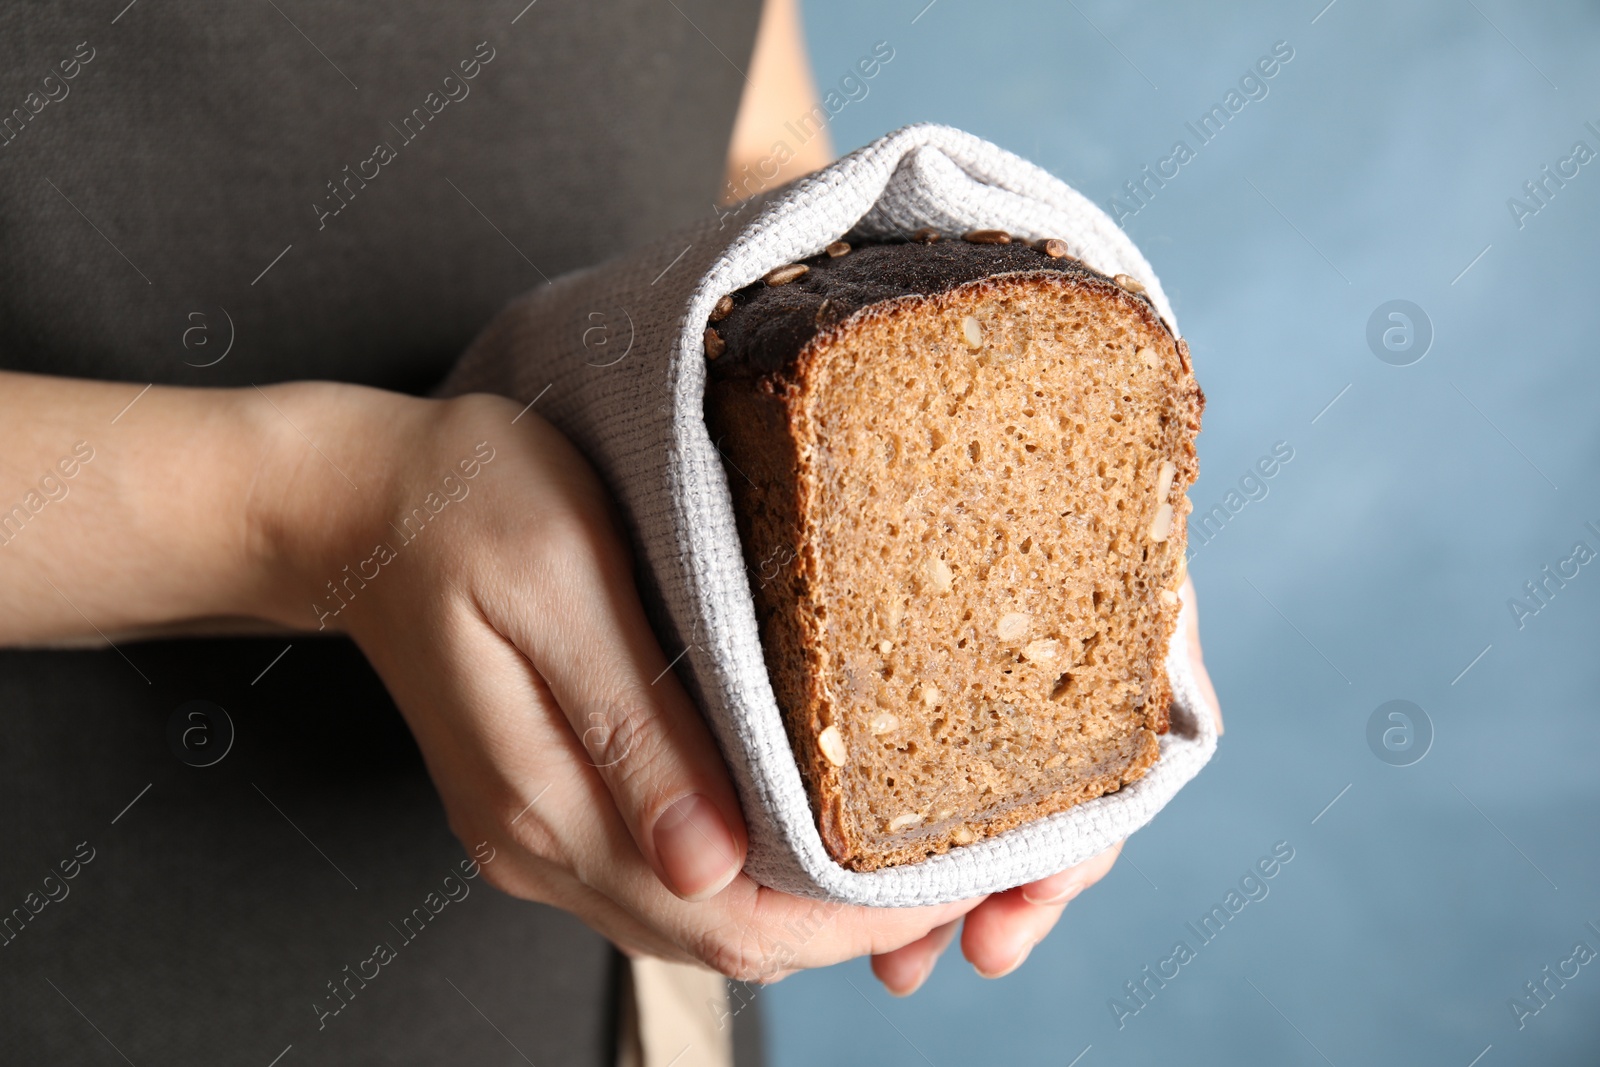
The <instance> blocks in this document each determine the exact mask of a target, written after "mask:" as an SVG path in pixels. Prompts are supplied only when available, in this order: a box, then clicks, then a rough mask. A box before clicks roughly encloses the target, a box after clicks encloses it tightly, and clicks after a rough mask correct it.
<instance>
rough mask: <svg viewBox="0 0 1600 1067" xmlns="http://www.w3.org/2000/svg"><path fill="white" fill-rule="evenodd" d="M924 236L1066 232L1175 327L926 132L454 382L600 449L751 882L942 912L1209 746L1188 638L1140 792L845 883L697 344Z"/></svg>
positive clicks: (531, 324) (593, 293)
mask: <svg viewBox="0 0 1600 1067" xmlns="http://www.w3.org/2000/svg"><path fill="white" fill-rule="evenodd" d="M923 226H931V227H933V228H934V229H936V230H939V231H941V232H943V233H946V234H959V233H963V232H965V231H967V230H971V229H991V228H992V229H1001V230H1007V231H1009V232H1011V233H1013V234H1017V235H1020V236H1024V237H1028V238H1033V239H1038V238H1045V237H1059V238H1062V239H1063V240H1065V241H1066V242H1067V244H1068V246H1069V247H1070V249H1071V252H1072V254H1073V255H1074V256H1077V257H1078V258H1079V259H1081V260H1082V261H1083V262H1085V263H1086V264H1088V265H1089V266H1090V267H1093V268H1095V269H1096V270H1099V271H1101V272H1103V273H1105V274H1108V275H1116V274H1128V275H1131V276H1132V277H1134V278H1136V279H1138V280H1139V281H1140V282H1142V283H1143V284H1144V286H1145V289H1146V291H1147V293H1148V294H1149V296H1150V298H1151V299H1152V300H1153V301H1154V303H1155V307H1156V309H1157V311H1158V312H1159V313H1160V314H1161V315H1162V316H1163V317H1164V318H1165V319H1166V321H1167V322H1168V323H1169V324H1172V325H1173V326H1174V328H1176V322H1175V320H1174V318H1173V315H1172V309H1171V307H1170V306H1169V305H1168V303H1167V298H1166V296H1165V294H1163V293H1162V291H1161V286H1160V284H1159V283H1158V282H1157V280H1156V276H1155V272H1154V271H1152V270H1151V269H1150V265H1149V263H1147V262H1145V259H1144V257H1143V256H1142V255H1140V254H1139V250H1138V249H1137V248H1135V247H1134V245H1133V242H1132V241H1130V240H1129V239H1128V237H1127V236H1126V235H1125V234H1124V233H1123V232H1122V231H1121V229H1119V228H1118V227H1117V226H1116V224H1115V223H1113V222H1112V221H1111V219H1110V218H1108V217H1107V216H1106V214H1105V213H1104V212H1103V211H1101V210H1100V209H1099V208H1097V207H1095V206H1094V205H1093V204H1092V203H1090V202H1089V201H1088V200H1087V199H1086V198H1085V197H1083V196H1082V195H1081V194H1079V193H1077V192H1075V191H1074V190H1073V189H1071V188H1069V187H1068V186H1067V185H1066V184H1065V183H1063V182H1061V181H1060V180H1059V179H1057V178H1054V177H1052V176H1051V175H1050V174H1048V173H1047V172H1045V171H1044V170H1042V169H1041V168H1039V167H1037V166H1034V165H1033V164H1032V163H1029V162H1027V161H1026V160H1024V159H1021V158H1019V157H1018V156H1015V155H1012V154H1011V153H1010V152H1006V151H1004V150H1003V149H1001V148H998V147H996V146H995V145H992V144H990V143H988V142H987V141H984V140H982V139H981V138H978V137H975V136H973V135H971V134H968V133H964V132H962V131H960V130H956V129H952V128H951V127H948V126H936V125H916V126H908V127H906V128H904V129H901V130H898V131H896V132H894V133H891V134H889V135H887V136H885V137H883V138H880V139H879V140H877V141H874V142H873V143H872V144H870V145H867V146H866V147H864V148H861V149H859V150H857V151H855V152H852V153H850V154H849V155H848V156H846V157H845V158H843V159H841V160H839V161H838V162H837V163H835V164H833V165H832V166H831V167H828V168H827V169H826V170H823V171H821V172H819V173H817V174H814V175H811V176H809V177H806V178H802V179H799V180H798V181H796V182H794V183H792V184H790V185H788V186H785V187H783V188H782V189H779V190H777V191H775V192H773V193H771V194H768V195H766V196H764V197H761V198H759V199H757V200H755V201H752V202H749V203H747V204H746V205H745V206H744V207H742V208H738V209H729V211H728V212H727V213H724V214H722V215H720V216H713V217H711V218H710V219H709V221H708V222H707V223H706V224H705V225H704V226H703V227H701V228H699V229H697V230H695V231H692V232H684V233H682V234H679V235H677V236H675V237H673V238H670V239H668V240H665V241H663V242H660V243H658V244H656V245H655V246H653V247H649V248H645V249H641V250H638V251H636V252H632V253H629V254H625V255H622V256H620V257H618V258H616V259H613V260H611V261H610V262H607V263H604V264H602V265H600V266H598V267H594V268H590V269H588V270H584V271H581V272H578V273H575V274H571V275H566V276H563V277H561V278H558V279H556V280H555V281H554V282H553V283H551V284H549V285H546V286H543V287H542V288H539V289H536V290H534V291H533V292H532V293H530V294H528V295H526V296H524V297H522V298H520V299H519V300H517V301H516V302H514V303H513V304H512V305H511V306H510V307H509V308H507V309H506V310H505V311H504V312H503V313H502V314H501V315H499V316H498V317H497V318H496V319H495V321H494V322H492V323H491V324H490V325H489V327H488V328H487V329H486V330H485V331H484V333H483V334H482V335H481V336H480V337H479V338H478V339H477V340H476V341H475V342H474V343H473V344H472V346H471V347H470V348H469V349H468V351H467V352H466V353H465V354H464V355H463V356H462V359H461V362H460V363H459V364H458V366H457V367H456V369H455V370H454V372H453V373H452V374H451V376H450V378H449V380H448V381H447V382H446V383H445V385H444V386H443V388H442V391H443V392H445V393H447V394H457V393H462V392H467V391H488V392H494V393H500V394H502V395H506V396H511V397H514V398H517V399H519V400H521V401H522V402H524V403H531V404H532V405H533V407H534V410H536V411H538V412H539V414H541V415H542V416H544V417H545V418H546V419H549V420H550V421H551V422H552V423H554V424H555V425H556V426H557V427H558V428H559V429H561V430H562V431H563V432H564V433H566V434H567V435H568V436H569V437H570V438H571V439H572V440H573V441H574V443H576V444H577V446H578V447H579V448H580V449H581V450H582V451H583V452H584V453H585V454H586V455H587V456H588V458H589V460H590V461H591V462H592V463H593V464H594V465H595V467H596V468H597V469H598V470H599V472H600V475H601V477H602V478H604V479H605V481H606V483H607V484H608V486H609V487H610V489H611V491H612V493H613V494H614V496H615V498H616V500H617V502H618V504H619V505H620V507H621V510H622V513H623V516H624V520H625V522H626V524H627V527H628V533H629V535H630V536H631V537H632V539H633V543H634V547H635V550H636V551H637V552H638V553H639V554H640V556H641V559H642V562H643V564H644V570H645V574H644V575H643V584H644V588H643V590H642V592H643V594H644V596H645V599H646V602H647V603H648V604H650V606H651V609H652V615H653V621H654V623H655V625H656V627H657V630H658V634H659V636H660V638H661V641H662V645H663V647H664V649H665V651H666V654H667V656H668V657H669V658H672V657H677V656H679V655H680V653H682V658H681V659H678V660H677V664H678V666H677V669H678V671H679V674H680V675H681V676H682V677H683V679H684V682H685V684H686V685H687V686H688V688H689V691H690V693H691V694H692V695H693V696H694V698H695V699H696V701H697V702H698V704H699V706H700V708H701V710H702V712H703V713H704V714H705V716H706V718H707V720H708V721H709V722H710V724H711V728H712V731H713V733H714V734H715V735H716V738H717V741H718V743H719V744H720V745H721V746H722V752H723V755H724V756H725V757H726V759H727V763H728V767H729V769H730V771H731V772H732V774H733V777H734V779H735V781H736V782H737V783H738V787H739V795H740V800H741V802H742V804H743V807H744V814H745V820H746V822H747V824H748V826H749V832H750V855H749V860H748V862H747V864H746V870H747V871H748V873H749V874H750V876H751V877H752V878H754V879H755V880H756V881H758V882H760V883H762V884H763V885H767V886H770V887H772V888H774V889H780V890H784V891H787V892H791V893H796V894H800V895H804V896H810V897H818V898H822V899H827V900H835V901H842V902H846V903H851V904H867V905H878V906H911V905H920V904H935V903H941V902H945V901H950V900H958V899H961V898H965V897H971V896H975V895H978V894H983V893H989V892H995V891H999V890H1004V889H1008V888H1010V887H1012V886H1017V885H1021V884H1023V883H1025V882H1029V881H1032V880H1034V879H1036V878H1041V877H1043V876H1045V875H1048V874H1052V873H1054V872H1056V871H1059V870H1061V869H1063V868H1066V867H1069V866H1071V865H1073V864H1075V863H1077V862H1079V861H1080V860H1083V859H1086V858H1088V857H1089V856H1092V855H1094V854H1095V853H1097V852H1099V851H1101V850H1102V849H1104V848H1106V847H1107V846H1108V845H1110V844H1112V843H1113V842H1115V841H1117V840H1118V839H1119V838H1122V837H1125V836H1127V835H1128V834H1130V833H1132V832H1133V831H1135V830H1137V829H1139V828H1140V827H1141V826H1143V825H1144V824H1145V823H1147V822H1148V821H1149V820H1150V819H1151V818H1152V817H1153V816H1154V815H1155V814H1156V812H1157V811H1159V810H1160V809H1161V808H1162V806H1163V805H1165V804H1166V802H1167V801H1168V800H1170V799H1172V797H1173V795H1174V794H1175V793H1177V791H1178V790H1179V788H1181V787H1182V786H1183V785H1184V783H1186V782H1188V781H1189V779H1191V778H1193V777H1194V776H1195V774H1196V773H1198V771H1199V770H1200V768H1201V767H1202V766H1203V765H1204V764H1205V762H1206V761H1207V760H1208V759H1210V757H1211V754H1212V752H1214V751H1215V749H1216V743H1217V738H1216V730H1215V727H1214V726H1213V724H1212V721H1211V717H1210V716H1209V715H1208V714H1206V712H1205V710H1204V705H1203V703H1202V701H1201V698H1200V693H1199V690H1198V688H1197V687H1196V684H1195V680H1194V673H1193V669H1192V665H1191V664H1190V662H1189V658H1188V651H1187V646H1186V644H1185V643H1184V642H1183V641H1182V640H1174V641H1173V642H1172V645H1171V648H1170V649H1169V651H1168V655H1167V672H1168V674H1169V676H1170V679H1171V683H1172V691H1173V696H1174V706H1173V709H1172V730H1171V732H1170V733H1168V734H1167V735H1166V736H1164V737H1163V738H1162V739H1161V758H1160V760H1159V761H1158V762H1157V763H1156V764H1155V766H1154V767H1152V768H1151V769H1150V771H1149V772H1148V773H1146V775H1145V776H1144V777H1143V778H1141V779H1140V780H1139V781H1137V782H1135V783H1133V784H1132V785H1130V786H1126V787H1124V788H1123V789H1122V790H1121V791H1119V792H1117V793H1114V794H1111V795H1109V796H1104V797H1100V798H1099V799H1096V800H1091V801H1089V802H1087V803H1084V804H1080V805H1078V806H1077V807H1075V808H1072V809H1070V810H1068V811H1065V812H1062V813H1061V814H1058V815H1052V816H1049V817H1046V818H1043V819H1039V820H1036V821H1034V822H1032V823H1029V824H1027V825H1024V826H1020V827H1018V828H1016V829H1014V830H1009V831H1007V832H1005V833H1002V834H999V835H996V836H995V837H992V838H988V839H986V840H983V841H980V842H978V843H976V844H973V845H968V846H966V847H964V848H955V849H952V850H951V851H950V852H948V853H946V854H944V855H941V856H935V857H932V858H930V859H927V860H925V861H923V862H921V863H916V864H911V865H909V866H903V867H892V868H887V869H884V870H878V871H872V872H865V873H863V872H858V871H850V870H847V869H845V868H843V867H841V866H839V865H838V864H837V863H835V862H834V861H833V859H832V858H831V857H830V856H829V855H828V853H827V851H826V849H825V848H824V847H823V844H822V838H821V836H820V834H819V833H818V831H817V824H816V819H815V818H814V816H813V815H812V812H811V805H810V802H809V800H808V799H807V796H806V791H805V788H804V786H803V785H802V783H801V780H800V773H799V770H798V768H797V767H796V765H795V761H794V756H793V755H792V753H791V751H790V748H789V741H788V735H787V734H786V733H785V731H784V726H783V721H782V718H781V717H780V714H779V711H778V705H777V703H776V701H775V700H774V698H773V693H772V686H771V684H770V682H769V680H768V677H767V668H766V664H765V662H764V661H763V659H762V654H761V642H760V635H759V633H758V631H757V628H756V618H755V609H754V603H753V601H752V598H751V593H750V585H749V581H748V577H747V572H746V569H745V561H744V555H743V553H742V551H741V550H740V544H739V535H738V531H737V529H736V528H735V525H734V517H733V505H732V500H731V497H730V495H729V492H728V484H727V480H726V477H725V475H724V471H723V465H722V459H721V457H720V455H719V454H718V452H717V449H716V448H715V446H714V445H713V444H712V441H711V438H710V436H709V435H708V433H707V431H706V426H705V421H704V415H703V398H704V394H705V383H706V370H705V354H704V347H703V346H704V342H703V337H702V335H703V332H704V330H705V325H706V321H707V318H708V316H709V315H710V313H711V308H712V305H713V304H715V303H716V302H717V300H718V298H719V297H721V296H722V295H723V294H725V293H731V292H733V291H734V290H736V289H739V288H742V287H743V286H746V285H749V284H750V283H751V282H754V281H755V280H757V279H758V278H760V277H761V276H762V275H763V274H765V273H767V272H768V271H770V270H771V269H772V268H774V267H778V266H781V265H783V264H785V263H789V262H792V261H794V260H797V259H800V258H802V257H805V256H810V255H815V254H816V253H818V252H820V251H822V249H823V248H824V247H825V246H826V245H827V244H828V243H829V242H831V241H834V240H837V239H838V238H840V237H842V236H849V237H853V238H857V239H870V238H874V237H884V236H890V235H895V234H906V233H909V232H910V231H912V230H915V229H917V228H919V227H923ZM1184 610H1189V609H1188V608H1187V607H1186V608H1185V609H1184ZM1180 634H1181V629H1180Z"/></svg>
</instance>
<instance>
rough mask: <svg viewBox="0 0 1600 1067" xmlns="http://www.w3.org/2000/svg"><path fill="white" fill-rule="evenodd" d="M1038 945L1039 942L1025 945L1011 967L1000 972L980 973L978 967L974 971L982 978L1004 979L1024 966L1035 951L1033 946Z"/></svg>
mask: <svg viewBox="0 0 1600 1067" xmlns="http://www.w3.org/2000/svg"><path fill="white" fill-rule="evenodd" d="M1036 944H1038V942H1036V941H1030V942H1028V943H1027V944H1026V945H1024V946H1023V948H1022V951H1021V952H1019V953H1018V954H1017V958H1016V959H1014V960H1012V961H1011V965H1010V966H1009V967H1004V968H1002V969H1000V970H998V971H992V972H991V971H979V970H978V968H976V967H974V968H973V970H975V971H978V977H980V978H1004V977H1005V976H1006V975H1008V974H1010V973H1011V972H1012V971H1014V970H1016V969H1017V968H1018V967H1021V966H1022V964H1023V962H1024V961H1026V960H1027V958H1028V953H1030V952H1032V951H1033V946H1034V945H1036Z"/></svg>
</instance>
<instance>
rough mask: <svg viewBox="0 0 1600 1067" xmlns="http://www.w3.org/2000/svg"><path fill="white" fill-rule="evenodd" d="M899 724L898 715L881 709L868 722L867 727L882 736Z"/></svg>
mask: <svg viewBox="0 0 1600 1067" xmlns="http://www.w3.org/2000/svg"><path fill="white" fill-rule="evenodd" d="M899 725H900V719H899V717H898V716H896V715H894V714H893V713H891V712H887V711H880V712H878V714H876V715H874V716H873V717H872V719H871V720H870V721H869V722H868V723H867V729H869V730H871V731H872V732H873V733H875V734H877V735H879V736H880V737H881V736H882V735H884V734H886V733H889V732H890V731H891V730H894V729H895V728H896V727H898V726H899Z"/></svg>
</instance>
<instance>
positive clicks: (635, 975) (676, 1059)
mask: <svg viewBox="0 0 1600 1067" xmlns="http://www.w3.org/2000/svg"><path fill="white" fill-rule="evenodd" d="M621 999H622V1003H621V1005H620V1008H621V1010H620V1011H619V1012H618V1040H617V1067H733V1020H732V1016H731V1015H730V1014H729V1010H728V983H727V981H726V980H725V979H724V978H723V977H722V976H721V975H720V974H717V973H716V972H715V971H709V970H706V969H705V968H703V967H694V966H691V965H689V964H684V963H668V962H666V961H665V960H658V959H650V958H648V957H640V958H638V959H633V960H629V962H628V967H627V969H626V971H624V973H623V981H622V990H621Z"/></svg>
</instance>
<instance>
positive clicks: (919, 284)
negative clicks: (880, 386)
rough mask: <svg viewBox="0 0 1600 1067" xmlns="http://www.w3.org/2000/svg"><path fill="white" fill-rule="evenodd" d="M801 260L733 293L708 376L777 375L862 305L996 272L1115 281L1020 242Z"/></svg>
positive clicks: (866, 249) (911, 247)
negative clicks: (768, 281) (721, 349)
mask: <svg viewBox="0 0 1600 1067" xmlns="http://www.w3.org/2000/svg"><path fill="white" fill-rule="evenodd" d="M800 262H802V263H804V264H805V265H806V267H807V268H809V269H808V270H807V271H806V273H805V274H803V275H802V276H801V277H800V278H799V279H798V280H796V281H793V282H789V283H788V284H786V285H778V286H769V285H764V284H762V283H760V282H757V283H756V284H754V285H749V286H746V287H745V288H743V289H741V290H739V291H738V292H736V293H733V294H732V297H733V311H732V312H731V313H730V314H729V315H728V316H727V317H726V318H725V319H723V320H722V321H720V322H717V323H715V329H716V331H717V333H718V334H719V335H720V336H721V337H722V340H723V342H724V343H725V344H726V345H727V351H726V353H725V354H723V355H722V356H719V357H718V358H717V359H715V360H713V361H712V362H710V363H709V364H708V365H707V372H708V375H709V377H710V378H712V379H713V380H715V379H719V378H728V377H744V376H748V375H761V374H771V373H774V372H781V371H783V370H784V369H785V368H787V367H789V366H790V365H791V364H792V363H793V362H794V360H795V359H796V358H797V357H799V355H800V353H801V350H802V349H804V348H805V347H806V345H807V344H809V343H810V342H811V340H812V339H813V338H815V337H816V336H817V335H818V334H820V333H823V332H825V331H827V330H830V329H832V328H834V327H837V326H840V325H842V324H843V323H844V322H845V320H846V319H848V318H850V316H852V315H854V314H855V313H856V312H858V311H860V310H861V309H863V308H866V307H870V306H872V305H873V304H881V303H883V302H885V301H889V300H894V299H896V298H898V297H905V296H932V295H933V294H935V293H943V292H948V291H949V290H951V289H954V288H955V287H956V286H958V285H964V284H965V283H967V282H973V281H977V280H979V279H980V278H989V277H993V276H994V275H997V274H1012V273H1017V272H1020V271H1059V272H1061V273H1062V274H1069V275H1073V276H1078V277H1084V278H1092V279H1097V280H1099V281H1102V282H1106V283H1107V284H1110V285H1115V284H1116V283H1115V282H1114V281H1112V279H1111V278H1109V277H1107V276H1106V275H1104V274H1101V273H1100V272H1099V271H1096V270H1093V269H1091V268H1089V267H1086V266H1084V265H1083V263H1081V262H1079V261H1078V260H1076V259H1074V258H1072V257H1071V256H1064V257H1061V258H1059V259H1057V258H1054V257H1051V256H1049V255H1047V254H1046V253H1044V252H1042V251H1039V250H1038V249H1036V248H1034V247H1033V246H1032V245H1029V244H1026V243H1023V242H1020V241H1017V242H1013V243H1011V244H1003V245H1002V244H973V243H970V242H967V241H962V240H959V239H957V240H941V241H935V242H933V243H931V244H921V243H917V242H907V241H895V242H884V243H881V244H869V245H862V246H860V247H857V248H854V249H852V250H851V251H850V252H849V253H848V254H847V255H843V256H839V257H832V256H828V255H818V256H812V257H811V258H809V259H803V260H800ZM1129 296H1131V297H1133V299H1135V300H1138V301H1140V302H1142V303H1144V304H1145V305H1146V307H1147V308H1149V310H1150V314H1151V315H1152V316H1153V317H1155V318H1156V321H1158V322H1160V323H1161V329H1163V330H1166V331H1167V333H1168V334H1169V335H1171V333H1172V331H1171V329H1170V328H1169V327H1168V326H1167V324H1166V322H1165V320H1162V319H1160V318H1159V316H1155V305H1154V304H1151V303H1150V300H1149V298H1148V297H1146V296H1144V295H1142V294H1139V295H1135V294H1132V293H1130V294H1129Z"/></svg>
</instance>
